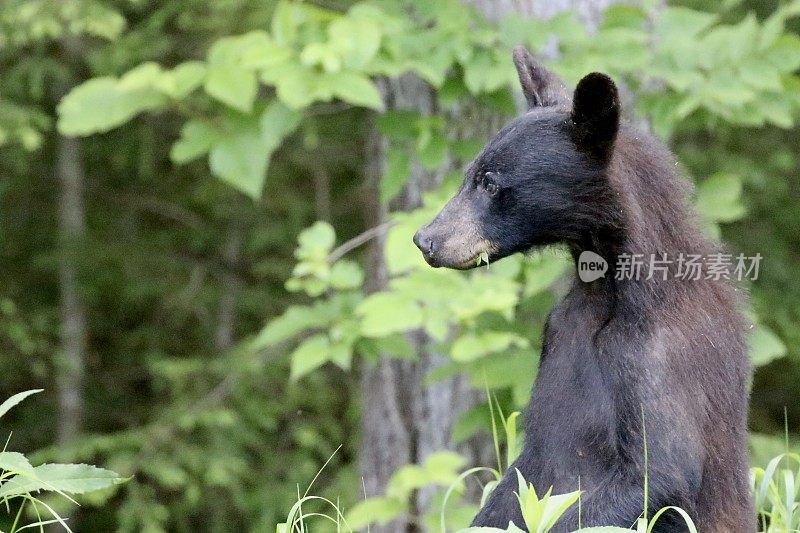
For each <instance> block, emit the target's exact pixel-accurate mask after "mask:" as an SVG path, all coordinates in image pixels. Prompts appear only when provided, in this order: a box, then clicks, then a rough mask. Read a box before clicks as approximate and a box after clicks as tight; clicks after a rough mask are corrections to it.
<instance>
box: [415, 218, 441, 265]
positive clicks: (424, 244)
mask: <svg viewBox="0 0 800 533" xmlns="http://www.w3.org/2000/svg"><path fill="white" fill-rule="evenodd" d="M414 244H416V245H417V248H419V249H420V251H421V252H422V257H424V258H425V262H427V263H428V264H429V265H430V266H432V267H438V266H439V265H438V264H437V263H436V262H435V260H434V258H435V252H436V243H435V241H434V238H433V235H431V231H430V229H429V226H424V227H422V228H420V229H419V230H417V232H416V233H415V234H414Z"/></svg>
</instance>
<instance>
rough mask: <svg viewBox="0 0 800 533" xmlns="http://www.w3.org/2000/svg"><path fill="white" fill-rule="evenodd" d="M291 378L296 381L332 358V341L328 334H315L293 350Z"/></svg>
mask: <svg viewBox="0 0 800 533" xmlns="http://www.w3.org/2000/svg"><path fill="white" fill-rule="evenodd" d="M291 357H292V364H291V371H290V373H289V377H290V379H292V380H294V381H296V380H298V379H300V378H301V377H303V376H305V375H306V374H308V373H310V372H311V371H313V370H316V369H317V368H319V367H321V366H322V365H323V364H325V363H326V362H327V361H329V360H330V342H329V341H328V336H327V335H314V336H312V337H309V338H308V339H306V340H305V341H303V343H302V344H300V346H298V347H297V349H296V350H295V351H294V352H292V356H291Z"/></svg>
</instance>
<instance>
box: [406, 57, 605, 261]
mask: <svg viewBox="0 0 800 533" xmlns="http://www.w3.org/2000/svg"><path fill="white" fill-rule="evenodd" d="M513 57H514V64H515V65H516V68H517V71H518V73H519V79H520V83H521V85H522V90H523V93H524V95H525V98H526V100H527V101H528V107H529V110H528V112H527V113H526V114H525V115H523V116H522V117H519V118H517V119H516V120H514V121H512V122H511V123H510V124H508V125H507V126H505V127H504V128H503V129H502V130H501V131H500V132H499V133H498V134H497V135H495V137H494V138H493V139H492V140H491V141H490V142H489V143H488V144H487V145H486V147H485V148H484V149H483V151H482V152H481V153H480V155H478V157H477V158H476V159H475V161H473V162H472V164H470V165H469V167H468V169H467V170H466V176H465V179H464V183H463V184H462V185H461V188H460V189H459V191H458V192H457V193H456V195H455V196H454V197H453V198H452V199H451V200H450V201H449V202H448V203H447V205H445V207H444V208H443V209H442V211H441V212H440V213H439V214H438V215H437V216H436V218H434V219H433V221H432V222H430V223H429V224H428V225H426V226H424V227H423V228H421V229H420V230H419V231H417V233H416V235H415V236H414V243H415V244H416V245H417V247H419V249H420V250H421V251H422V254H423V255H424V256H425V260H426V261H427V262H428V263H429V264H430V265H431V266H435V267H440V266H441V267H448V268H457V269H468V268H472V267H475V266H476V265H477V264H478V263H479V261H480V258H485V259H488V260H489V261H496V260H498V259H501V258H503V257H506V256H508V255H511V254H513V253H516V252H521V251H526V250H529V249H531V248H533V247H536V246H544V245H548V244H556V243H564V242H565V243H568V244H575V245H577V246H580V245H581V241H583V240H585V239H590V238H591V237H590V236H591V235H592V234H593V233H595V232H597V231H602V230H601V229H599V226H598V224H600V223H601V221H602V220H603V219H604V218H606V217H607V215H608V213H609V210H611V211H613V210H615V209H614V207H613V205H612V203H610V202H611V200H613V193H611V192H610V191H609V187H608V180H607V179H606V173H607V172H606V171H607V168H608V166H609V162H610V160H611V155H612V151H613V149H614V141H615V138H616V136H617V130H618V129H619V107H620V106H619V98H618V94H617V89H616V86H615V85H614V82H613V81H611V79H610V78H609V77H608V76H606V75H605V74H599V73H592V74H589V75H587V76H586V77H585V78H583V79H582V80H581V81H580V82H579V83H578V86H577V87H576V89H575V92H574V94H573V95H572V97H571V98H570V95H569V93H568V92H567V91H566V89H565V87H564V84H563V83H562V82H561V80H560V79H559V78H558V77H557V76H555V75H554V74H553V73H551V72H549V71H548V70H547V69H545V68H544V67H542V66H541V65H540V64H539V63H537V62H536V60H535V59H534V58H533V57H532V56H531V55H530V53H529V52H528V51H527V50H526V49H525V48H523V47H517V48H516V49H515V50H514V55H513Z"/></svg>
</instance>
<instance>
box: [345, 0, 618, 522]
mask: <svg viewBox="0 0 800 533" xmlns="http://www.w3.org/2000/svg"><path fill="white" fill-rule="evenodd" d="M463 1H464V3H465V4H469V5H471V6H474V7H475V8H477V9H478V11H479V12H481V13H482V14H483V15H484V16H486V17H487V18H488V19H490V20H494V21H497V20H499V19H501V18H502V17H504V16H505V15H508V14H510V13H519V14H522V15H523V16H536V17H550V16H552V15H554V14H556V13H558V12H560V11H563V10H566V9H577V10H578V11H579V13H580V15H581V17H582V18H583V20H584V21H585V22H586V23H587V24H589V25H590V26H595V25H596V24H597V22H598V20H599V16H600V13H601V12H602V10H603V9H605V8H606V7H607V6H608V5H610V4H612V3H615V0H554V1H550V2H537V1H535V0H463ZM510 53H511V51H510V50H509V61H510V60H511V59H510ZM382 92H383V97H384V102H385V104H386V108H387V109H410V110H414V111H417V112H420V113H422V114H423V115H429V114H432V113H435V112H436V109H435V107H436V100H435V95H434V93H433V90H432V89H431V88H430V87H429V86H428V85H427V84H426V83H425V82H424V81H422V80H421V79H420V78H418V77H417V76H415V75H411V74H407V75H403V76H401V77H400V78H397V79H390V80H386V81H385V82H384V83H383V85H382ZM477 111H480V110H477ZM485 115H486V113H476V110H475V109H469V110H463V116H462V117H460V120H458V122H460V123H466V127H467V128H472V131H473V133H474V132H475V131H483V132H484V133H486V134H491V133H492V132H494V131H496V130H497V129H498V127H499V125H500V120H501V117H497V116H489V117H487V116H485ZM464 117H471V118H470V120H469V121H466V120H463V119H464ZM452 118H453V119H454V121H456V119H459V117H452ZM385 156H386V141H385V139H382V138H381V137H380V135H379V134H378V133H377V131H376V132H375V133H374V134H373V136H372V139H371V140H370V145H369V147H368V153H367V159H368V165H369V168H368V172H367V182H368V191H367V196H368V198H369V202H370V205H368V206H367V212H368V217H369V220H368V221H367V222H368V224H369V225H370V226H376V225H378V224H380V223H381V222H383V221H384V220H385V218H386V213H387V212H386V207H385V206H382V205H381V204H380V200H379V190H380V179H381V175H382V174H383V171H384V169H385V164H386V162H385ZM449 170H450V168H449V167H447V166H444V167H443V168H441V169H437V170H436V171H434V172H428V171H425V170H424V169H423V168H422V167H421V166H419V165H417V164H414V165H413V167H412V173H411V176H410V178H409V181H408V184H407V186H406V189H405V194H404V195H403V196H402V198H400V199H399V200H398V201H397V204H396V205H394V204H393V207H396V208H398V209H404V210H409V209H413V208H416V207H418V206H419V204H420V201H421V196H422V193H423V192H424V191H425V190H428V189H431V188H434V187H436V186H438V185H439V184H440V181H441V179H442V177H443V176H444V175H446V174H447V172H448V171H449ZM383 246H384V239H383V238H378V239H375V240H374V241H373V242H372V244H371V246H370V250H369V261H368V269H367V272H368V274H367V275H368V279H367V291H368V292H374V291H378V290H381V289H383V288H385V287H386V284H387V281H388V274H387V268H386V264H385V262H384V257H383ZM409 340H410V342H411V344H412V346H413V347H414V349H415V350H416V352H417V355H418V360H417V361H416V362H413V363H412V362H408V361H399V360H396V359H388V358H381V359H380V361H379V362H378V363H377V364H376V365H374V366H370V365H365V368H364V369H363V371H362V374H361V393H362V398H361V400H362V417H361V418H362V441H361V448H360V457H359V461H360V469H361V475H362V479H363V483H364V489H365V492H366V496H375V495H380V494H383V493H384V492H385V488H386V484H387V482H388V480H389V478H390V477H391V475H392V474H393V473H394V472H395V471H396V470H397V469H398V468H399V467H401V466H403V465H405V464H409V463H421V462H424V460H425V458H426V457H427V456H428V455H430V454H431V453H433V452H435V451H437V450H443V449H452V448H453V447H454V446H453V441H452V438H451V432H452V431H451V430H452V428H453V424H454V423H455V422H456V421H457V420H458V418H459V416H460V415H461V414H462V413H464V412H465V411H466V410H467V409H469V408H470V407H472V406H473V405H476V404H477V402H479V401H481V399H482V398H483V394H482V393H480V392H479V393H476V392H475V391H472V390H470V387H469V386H468V384H467V383H466V380H465V379H464V378H463V377H461V378H459V377H456V378H452V379H447V380H443V381H439V382H437V383H434V384H432V385H428V386H425V385H424V384H423V383H424V381H423V380H424V378H425V376H426V375H427V374H428V373H429V372H430V371H431V370H433V369H434V368H436V367H438V366H441V365H442V364H444V363H446V362H447V358H446V357H444V356H442V355H440V354H436V353H434V352H432V351H431V346H430V344H431V343H430V342H429V339H428V338H427V336H426V335H425V334H424V333H423V332H415V333H413V334H411V335H409ZM486 450H488V451H489V454H488V457H487V454H486V453H485V452H486ZM462 451H464V450H462ZM471 452H472V453H471V455H472V456H473V457H471V459H473V460H475V461H476V462H478V463H481V464H485V465H488V464H492V461H493V460H492V458H493V452H492V451H491V446H483V447H481V446H477V447H476V448H474V449H473V450H471ZM432 494H433V491H432V490H431V489H423V490H421V491H419V492H418V493H417V494H416V496H415V498H414V501H413V502H412V506H413V510H414V511H415V513H417V514H418V515H419V516H421V515H422V514H424V512H425V511H427V510H428V506H429V503H430V497H431V495H432ZM419 529H420V528H419V527H418V526H415V525H410V524H408V522H407V521H406V520H396V521H394V522H392V523H390V524H388V525H386V526H382V527H372V528H371V531H373V532H374V533H408V532H409V531H415V530H419Z"/></svg>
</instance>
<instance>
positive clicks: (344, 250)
mask: <svg viewBox="0 0 800 533" xmlns="http://www.w3.org/2000/svg"><path fill="white" fill-rule="evenodd" d="M394 224H395V222H394V220H389V221H387V222H384V223H383V224H379V225H377V226H375V227H374V228H370V229H368V230H366V231H365V232H363V233H359V234H358V235H356V236H355V237H353V238H352V239H350V240H348V241H345V242H343V243H342V244H341V245H340V246H339V247H338V248H336V249H335V250H333V251H332V252H331V253H330V254H329V255H328V263H330V264H333V263H335V262H336V261H338V260H339V259H341V258H342V257H344V256H345V255H346V254H348V253H350V252H352V251H353V250H355V249H356V248H358V247H359V246H361V245H362V244H365V243H367V242H369V241H371V240H372V239H374V238H375V237H378V236H379V235H382V234H384V233H386V232H387V231H388V230H389V228H391V227H392V226H394Z"/></svg>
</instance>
